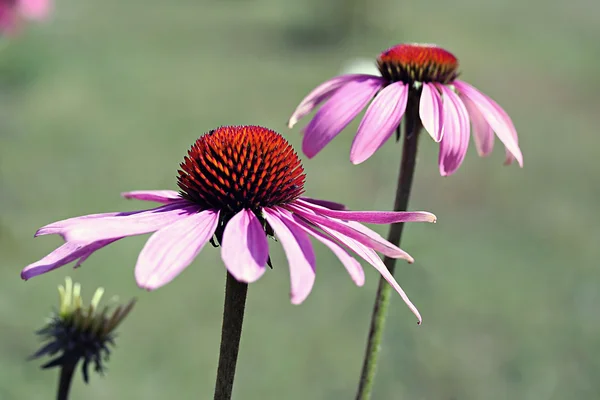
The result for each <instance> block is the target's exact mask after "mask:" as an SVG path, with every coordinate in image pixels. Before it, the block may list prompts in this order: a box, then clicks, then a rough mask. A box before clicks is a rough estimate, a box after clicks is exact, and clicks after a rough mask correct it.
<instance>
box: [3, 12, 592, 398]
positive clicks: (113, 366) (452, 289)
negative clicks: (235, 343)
mask: <svg viewBox="0 0 600 400" xmlns="http://www.w3.org/2000/svg"><path fill="white" fill-rule="evenodd" d="M599 37H600V5H599V4H598V3H597V2H594V1H592V0H573V1H570V2H563V1H558V0H551V1H541V0H532V1H529V2H524V1H521V0H505V1H502V2H498V1H492V0H484V1H481V0H455V1H452V2H450V3H449V2H444V1H440V0H422V1H392V0H368V1H367V0H328V1H321V0H309V1H304V2H294V1H289V0H226V1H216V0H215V1H207V0H202V1H200V0H177V1H159V0H128V1H122V0H102V1H99V0H95V1H92V0H58V1H57V4H56V10H55V13H54V15H53V16H52V18H51V19H50V20H49V21H47V22H45V23H42V24H30V25H29V26H27V27H26V29H24V30H23V32H22V34H21V35H18V36H17V37H15V38H13V39H11V40H7V39H4V40H3V42H2V43H3V46H4V47H3V49H2V51H1V52H0V210H1V212H0V267H1V268H0V338H1V340H0V398H1V399H32V400H34V399H48V398H52V396H54V390H55V380H56V371H52V372H43V371H40V370H39V369H38V365H39V364H37V363H32V362H26V361H25V359H26V357H27V356H28V355H29V354H31V353H32V352H33V351H34V350H35V349H36V348H37V346H38V342H37V339H36V338H35V337H34V335H33V330H34V329H35V328H38V327H40V326H41V325H42V324H43V323H44V319H45V317H46V316H47V315H48V314H49V312H50V310H51V308H52V307H54V306H55V305H56V304H57V293H56V285H58V284H59V283H62V282H63V279H64V277H65V276H66V275H71V276H73V277H74V279H75V280H76V281H80V282H82V283H83V287H84V296H87V298H88V299H89V296H91V294H92V292H93V290H94V289H95V288H96V287H97V286H104V287H106V290H107V295H108V297H110V296H111V295H113V294H115V295H116V294H118V295H119V296H120V298H121V299H123V300H126V299H128V298H130V297H133V296H135V297H137V298H138V299H139V303H138V305H137V307H136V309H135V311H134V312H133V313H132V314H131V316H130V317H129V318H128V320H127V321H126V322H125V323H124V324H123V326H122V327H121V329H120V336H119V339H118V343H117V344H118V348H117V350H116V352H115V353H114V354H113V356H112V359H111V362H110V364H109V371H108V375H107V376H105V378H100V377H98V376H93V377H92V380H91V383H90V384H89V385H88V386H85V385H84V384H83V383H82V382H81V380H80V379H77V380H76V382H75V384H74V389H73V390H74V392H73V398H75V399H82V398H85V399H107V398H114V399H148V400H149V399H165V398H177V399H208V398H212V391H213V387H214V378H215V371H216V364H217V357H218V345H219V335H220V326H221V312H222V301H223V287H224V278H225V270H224V267H223V265H222V263H221V261H220V258H219V254H218V251H216V250H214V249H212V248H208V247H207V248H206V249H205V250H204V251H203V252H202V254H201V256H200V257H198V259H197V260H196V261H195V262H194V263H193V264H192V265H191V266H190V267H189V268H188V269H187V270H186V271H185V272H184V273H183V274H182V275H181V276H180V277H179V278H178V279H176V280H175V281H173V282H172V283H171V284H169V285H168V286H166V287H164V288H162V289H160V290H158V291H156V292H153V293H147V292H145V291H142V290H140V289H138V288H137V287H136V285H135V282H134V278H133V266H134V264H135V261H136V258H137V254H138V252H139V250H140V249H141V248H142V246H143V244H144V242H145V240H146V237H136V238H130V239H126V240H123V241H120V242H118V243H116V244H114V245H111V246H110V247H108V248H105V249H103V250H102V251H100V252H98V253H97V254H94V256H92V257H91V258H90V259H89V260H88V261H86V262H85V263H84V265H83V267H82V268H80V269H78V270H76V271H72V270H71V268H70V267H63V268H61V269H59V270H57V271H55V272H52V273H49V274H47V275H44V276H41V277H38V278H35V279H33V280H31V281H29V282H26V283H25V282H23V281H21V279H20V278H19V271H20V269H21V268H22V267H24V266H25V265H27V264H29V263H31V262H33V261H35V260H37V259H39V258H41V257H43V256H44V255H46V254H47V253H48V252H49V251H51V250H53V249H54V248H55V247H56V246H58V245H59V244H60V243H61V241H60V238H57V237H43V238H38V239H35V240H34V239H33V238H32V235H33V233H34V232H35V231H36V229H37V228H38V227H40V226H42V225H45V224H47V223H49V222H52V221H55V220H59V219H64V218H67V217H70V216H77V215H82V214H89V213H97V212H108V211H117V210H133V209H138V208H142V207H147V206H148V204H143V203H141V202H132V201H126V200H123V199H121V198H120V197H119V193H120V192H123V191H127V190H134V189H160V188H165V189H176V181H175V176H176V170H177V167H178V163H179V162H180V161H181V160H182V157H183V156H184V154H185V153H186V151H187V149H188V148H189V146H190V145H191V144H192V143H193V142H194V140H195V139H196V138H197V137H198V136H199V135H201V134H202V133H203V132H206V131H208V130H210V129H211V128H214V127H216V126H218V125H223V124H261V125H265V126H268V127H270V128H273V129H275V130H278V131H280V132H281V133H283V134H284V135H285V136H286V137H287V138H288V139H289V140H290V142H291V143H292V144H293V145H294V146H295V147H296V148H297V149H299V148H300V139H301V137H300V134H299V129H297V128H296V129H294V130H288V129H287V128H286V127H285V123H286V121H287V118H288V117H289V114H290V113H291V112H292V110H293V109H294V108H295V106H296V105H297V103H298V102H299V101H300V100H301V99H302V98H303V97H304V96H305V95H306V94H307V93H308V92H309V91H310V90H311V89H312V88H313V87H314V86H316V85H317V84H319V83H320V82H322V81H324V80H325V79H328V78H330V77H332V76H334V75H336V74H338V73H339V72H340V70H342V69H343V68H345V66H347V64H348V63H349V62H352V60H354V59H355V58H370V59H373V60H374V58H375V57H376V55H377V54H378V53H379V52H380V51H382V50H384V49H386V48H387V47H389V46H391V45H394V44H397V43H400V42H407V41H408V42H433V43H437V44H439V45H442V46H444V47H446V48H447V49H449V50H451V51H453V52H454V53H455V54H456V55H457V56H458V57H459V59H460V61H461V71H462V78H463V79H464V80H466V81H468V82H470V83H472V84H473V85H475V86H476V87H477V88H479V89H481V90H482V91H483V92H485V93H487V94H488V95H490V96H491V97H492V98H494V99H495V100H496V101H497V102H498V103H500V104H501V105H502V106H503V107H504V108H505V109H506V110H507V112H508V113H509V114H510V115H511V116H512V118H513V121H514V123H515V125H516V127H517V129H518V131H519V135H520V143H521V147H522V150H523V153H524V156H525V168H523V169H519V168H518V167H517V166H510V167H504V166H502V163H503V156H504V152H503V150H502V148H501V146H500V145H499V144H498V142H496V143H497V146H496V150H495V152H494V154H493V155H492V156H491V157H490V158H486V159H480V158H478V157H477V155H476V152H475V150H474V147H473V146H472V145H471V148H470V150H469V154H468V156H467V158H466V160H465V162H464V164H463V166H462V167H461V169H460V170H459V171H458V172H457V173H456V174H455V175H454V176H452V177H449V178H442V177H440V176H439V175H438V172H437V149H436V146H435V144H434V143H432V142H431V141H430V140H429V139H428V138H427V136H424V137H423V138H422V139H423V140H422V141H421V148H420V157H419V160H418V167H417V176H416V183H415V191H414V196H413V198H412V200H411V208H412V209H424V210H429V211H432V212H434V213H436V214H437V216H438V224H436V225H429V224H412V225H410V226H408V229H407V231H406V235H405V241H404V243H403V247H404V248H405V249H406V250H407V251H409V252H410V253H411V254H412V255H413V256H414V257H415V258H416V260H417V262H416V263H415V264H414V265H408V264H400V266H399V268H398V271H397V275H396V276H397V279H398V280H399V281H400V283H401V284H402V285H403V287H404V288H405V290H406V291H407V292H408V294H409V295H410V296H411V298H412V300H413V301H414V302H415V303H416V304H417V306H418V307H419V308H420V310H421V312H422V314H423V316H424V324H423V325H422V326H420V327H419V326H417V325H416V324H415V319H414V317H413V316H412V315H411V314H410V313H409V311H408V310H407V309H406V307H405V306H404V304H403V303H402V301H401V299H400V297H398V296H395V297H394V299H393V302H392V308H391V312H390V315H389V323H388V327H387V330H386V333H385V342H384V345H383V351H382V359H381V363H380V368H379V374H378V376H377V382H376V389H375V392H374V399H400V398H403V399H424V400H429V399H448V400H451V399H456V400H459V399H460V400H481V399H490V400H495V399H535V400H543V399H567V398H569V399H593V398H599V397H600V380H599V379H598V375H599V374H600V361H599V360H600V312H599V311H598V310H599V305H600V270H599V269H598V266H599V263H598V259H599V257H600V251H599V245H598V243H599V241H600V227H599V224H598V218H597V217H598V210H597V207H598V199H599V198H600V185H599V182H598V177H599V173H600V164H599V163H598V148H599V147H598V146H599V145H600V136H599V135H598V128H597V127H598V126H599V123H600V100H599V97H598V92H599V90H600V81H599V78H598V65H600V47H598V40H599ZM356 127H357V123H356V122H355V123H353V124H352V125H350V126H349V127H348V128H347V129H346V131H345V132H344V133H342V134H341V135H340V136H339V137H338V138H337V139H336V140H335V141H334V142H333V143H332V144H331V145H330V146H329V147H327V148H326V149H325V150H324V151H323V152H322V153H320V154H319V155H318V156H317V157H316V158H315V159H313V160H311V161H310V162H306V163H305V168H306V171H307V174H308V178H307V179H308V181H307V185H306V191H307V193H308V194H309V195H310V196H313V197H318V198H325V199H331V200H337V201H341V202H344V203H346V204H347V205H348V206H349V207H350V208H352V209H381V210H387V209H390V208H391V206H392V202H393V195H394V194H393V192H394V183H395V179H396V173H397V165H398V160H399V155H400V145H399V144H395V143H393V142H389V143H388V144H386V145H385V146H384V148H383V149H382V150H381V151H379V152H378V153H377V154H376V155H375V156H374V157H373V158H371V159H370V160H368V161H367V162H365V163H364V164H363V165H361V166H352V165H351V164H350V163H349V161H348V153H349V147H350V143H351V140H352V137H353V133H354V131H355V129H356ZM377 229H378V231H379V232H381V233H382V234H384V233H385V232H386V228H385V227H377ZM315 247H316V248H317V250H318V252H317V257H318V277H317V281H316V284H315V287H314V290H313V292H312V294H311V295H310V297H309V298H308V300H307V301H306V302H305V303H304V304H302V305H301V306H293V305H291V304H290V302H289V298H288V292H289V277H288V271H287V264H286V261H285V258H284V257H283V255H282V252H281V250H280V249H279V248H276V250H275V251H274V254H273V257H274V262H275V269H274V270H273V271H269V272H268V273H267V274H266V275H265V276H264V277H263V278H262V279H261V280H260V281H259V282H257V283H255V284H253V285H251V287H250V291H249V300H248V308H247V315H246V324H245V330H244V333H243V337H242V349H241V354H240V360H239V364H238V374H237V378H236V388H235V393H234V396H235V397H236V398H238V399H270V398H273V399H290V400H294V399H338V398H339V399H348V398H353V395H354V392H355V389H356V382H357V379H358V375H359V370H360V364H361V359H362V356H363V350H364V344H365V338H366V335H367V323H368V319H369V316H370V312H371V307H372V303H373V296H374V292H375V288H376V285H377V281H378V275H377V274H376V273H375V271H374V270H372V269H371V268H368V267H367V266H365V269H366V273H367V283H366V285H365V286H364V287H363V288H357V287H355V286H354V285H353V283H352V282H351V280H350V278H349V277H348V276H347V274H346V272H345V270H344V269H343V267H342V266H341V265H340V264H339V263H338V261H337V260H336V259H335V258H334V256H333V255H332V254H331V253H329V252H328V251H326V250H325V249H324V247H322V246H320V245H316V246H315Z"/></svg>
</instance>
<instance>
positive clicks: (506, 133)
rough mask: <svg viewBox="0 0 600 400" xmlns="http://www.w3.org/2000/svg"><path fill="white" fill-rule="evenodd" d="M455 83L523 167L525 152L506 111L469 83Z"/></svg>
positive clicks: (508, 159) (457, 81)
mask: <svg viewBox="0 0 600 400" xmlns="http://www.w3.org/2000/svg"><path fill="white" fill-rule="evenodd" d="M453 84H454V87H456V89H458V91H459V92H460V94H461V95H462V96H464V97H466V98H468V99H469V100H471V101H472V102H473V103H474V104H475V106H476V107H477V109H478V110H479V111H480V112H481V114H482V115H483V117H484V118H485V120H486V121H487V123H488V124H489V125H490V126H491V127H492V129H493V130H494V132H496V135H498V139H500V141H501V142H502V143H503V144H504V146H506V149H507V151H508V152H510V153H511V154H512V156H513V157H514V158H515V159H516V160H517V162H518V163H519V165H520V166H521V167H523V154H522V153H521V149H520V148H519V139H518V136H517V130H516V129H515V126H514V125H513V123H512V120H511V119H510V117H509V116H508V114H507V113H506V111H504V110H503V109H502V107H500V106H499V105H498V104H497V103H496V102H495V101H494V100H492V99H491V98H489V97H488V96H486V95H485V94H483V93H481V92H480V91H478V90H477V89H475V88H474V87H473V86H471V85H469V84H468V83H466V82H463V81H459V80H455V81H454V83H453ZM508 161H510V158H507V162H508Z"/></svg>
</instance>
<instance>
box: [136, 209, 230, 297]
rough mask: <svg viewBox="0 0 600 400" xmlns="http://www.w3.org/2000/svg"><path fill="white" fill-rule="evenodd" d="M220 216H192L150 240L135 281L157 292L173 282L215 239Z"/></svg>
mask: <svg viewBox="0 0 600 400" xmlns="http://www.w3.org/2000/svg"><path fill="white" fill-rule="evenodd" d="M218 222H219V212H218V211H214V210H206V211H202V212H199V213H196V214H191V215H188V216H187V217H186V218H184V219H181V220H179V221H177V222H174V223H172V224H170V225H168V226H166V227H164V228H162V229H160V230H158V231H157V232H156V233H155V234H153V235H152V236H150V239H148V242H146V245H145V246H144V248H143V249H142V251H141V253H140V255H139V257H138V260H137V264H136V266H135V279H136V281H137V283H138V285H139V286H140V287H142V288H144V289H148V290H154V289H157V288H159V287H161V286H164V285H166V284H167V283H169V282H171V281H172V280H173V279H174V278H175V277H176V276H177V275H179V274H180V273H181V271H183V270H184V269H185V268H186V267H187V266H188V265H190V263H191V262H192V261H193V260H194V258H196V256H197V255H198V253H200V251H201V250H202V248H203V247H204V245H205V244H206V243H207V242H208V241H209V240H210V238H211V237H212V236H213V235H214V233H215V230H216V229H217V225H218Z"/></svg>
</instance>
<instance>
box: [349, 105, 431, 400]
mask: <svg viewBox="0 0 600 400" xmlns="http://www.w3.org/2000/svg"><path fill="white" fill-rule="evenodd" d="M416 100H418V98H416V99H415V97H412V96H411V97H409V101H408V108H407V110H406V114H405V115H404V143H403V146H402V158H401V160H400V173H399V175H398V186H397V188H396V199H395V201H394V211H406V210H407V207H408V199H409V197H410V191H411V188H412V182H413V176H414V173H415V164H416V161H417V145H418V140H419V132H420V130H421V121H420V120H419V109H418V104H419V102H418V101H416ZM398 137H400V127H398ZM403 228H404V224H403V223H398V224H392V225H391V226H390V231H389V233H388V237H387V240H388V241H389V242H390V243H393V244H395V245H396V246H399V245H400V240H401V238H402V229H403ZM383 262H384V264H385V266H386V267H387V269H388V270H389V271H390V273H392V274H394V269H395V267H396V259H394V258H389V257H385V258H384V259H383ZM391 292H392V287H391V286H390V285H389V284H388V283H387V282H386V280H385V279H383V278H380V279H379V286H378V288H377V295H376V296H375V305H374V306H373V314H372V315H371V327H370V329H369V337H368V339H367V348H366V351H365V357H364V360H363V366H362V371H361V375H360V382H359V386H358V391H357V393H356V399H357V400H368V399H370V398H371V392H372V391H373V384H374V381H375V374H376V372H377V371H376V370H377V361H378V358H379V351H380V350H381V339H382V337H383V329H384V328H385V319H386V317H387V311H388V308H389V306H390V295H391Z"/></svg>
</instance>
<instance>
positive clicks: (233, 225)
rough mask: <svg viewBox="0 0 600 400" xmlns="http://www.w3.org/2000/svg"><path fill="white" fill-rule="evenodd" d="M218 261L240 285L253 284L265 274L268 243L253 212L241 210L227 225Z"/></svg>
mask: <svg viewBox="0 0 600 400" xmlns="http://www.w3.org/2000/svg"><path fill="white" fill-rule="evenodd" d="M221 258H222V259H223V262H224V263H225V266H226V267H227V270H228V271H229V273H230V274H231V275H233V277H234V278H235V279H237V280H238V281H240V282H247V283H251V282H254V281H256V280H257V279H258V278H260V277H261V276H262V274H264V273H265V266H266V265H267V260H268V259H269V242H268V241H267V235H266V234H265V231H264V229H263V227H262V225H261V223H260V221H259V220H258V218H256V215H254V213H253V212H252V211H250V210H242V211H240V212H238V213H237V214H236V215H234V216H233V218H231V220H229V222H228V223H227V226H226V227H225V231H224V232H223V243H222V250H221Z"/></svg>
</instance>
